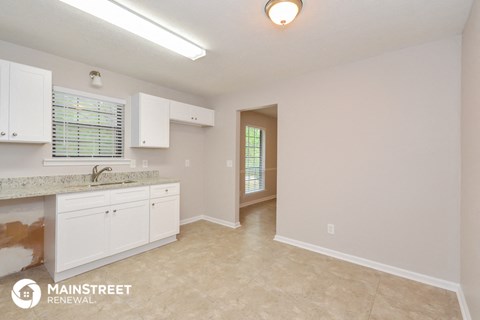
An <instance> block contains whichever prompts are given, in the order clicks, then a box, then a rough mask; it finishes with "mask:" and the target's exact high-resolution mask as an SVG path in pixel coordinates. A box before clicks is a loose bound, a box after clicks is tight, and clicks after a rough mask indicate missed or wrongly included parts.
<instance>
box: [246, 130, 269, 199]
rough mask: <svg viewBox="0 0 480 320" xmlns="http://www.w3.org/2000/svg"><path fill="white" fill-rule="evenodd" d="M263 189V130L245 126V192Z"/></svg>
mask: <svg viewBox="0 0 480 320" xmlns="http://www.w3.org/2000/svg"><path fill="white" fill-rule="evenodd" d="M263 190H265V131H264V130H263V129H260V128H255V127H250V126H246V127H245V194H247V193H252V192H257V191H263Z"/></svg>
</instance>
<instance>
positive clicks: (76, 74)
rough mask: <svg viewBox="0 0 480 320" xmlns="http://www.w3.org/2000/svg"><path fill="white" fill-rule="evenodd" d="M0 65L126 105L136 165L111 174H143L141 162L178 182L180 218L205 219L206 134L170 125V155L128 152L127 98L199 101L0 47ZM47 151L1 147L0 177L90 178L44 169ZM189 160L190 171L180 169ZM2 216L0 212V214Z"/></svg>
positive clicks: (77, 169)
mask: <svg viewBox="0 0 480 320" xmlns="http://www.w3.org/2000/svg"><path fill="white" fill-rule="evenodd" d="M0 59H4V60H9V61H14V62H18V63H24V64H28V65H32V66H37V67H40V68H45V69H49V70H52V71H53V84H54V85H56V86H63V87H67V88H72V89H76V90H81V91H86V92H92V93H96V94H100V95H104V96H110V97H115V98H120V99H126V100H127V107H126V130H125V136H126V140H125V157H126V158H129V159H135V160H136V162H137V168H136V169H131V168H130V167H128V166H114V167H113V169H114V171H132V170H145V169H144V168H142V167H141V164H142V160H148V162H149V167H148V169H147V170H150V169H153V170H159V171H160V173H161V175H162V176H165V177H176V178H179V179H180V180H181V182H182V202H181V218H182V219H185V218H189V217H192V216H196V215H199V214H204V213H205V212H204V207H205V205H204V195H203V191H202V190H203V176H204V175H203V167H204V137H205V131H206V130H208V129H207V128H200V127H194V126H186V125H178V124H172V126H171V141H170V144H171V147H170V148H169V149H131V148H129V146H130V105H129V101H128V100H129V96H130V95H132V94H133V93H135V92H138V91H141V92H146V93H149V94H153V95H158V96H161V97H165V98H169V99H174V100H178V101H182V102H186V103H192V104H196V105H199V106H204V107H208V106H207V105H205V102H206V101H205V100H204V99H203V98H201V97H197V96H193V95H190V94H187V93H182V92H178V91H174V90H171V89H168V88H164V87H160V86H157V85H154V84H151V83H148V82H144V81H141V80H137V79H133V78H130V77H127V76H125V75H121V74H118V73H114V72H110V71H108V70H103V69H101V68H97V67H93V66H88V65H85V64H82V63H78V62H75V61H71V60H68V59H64V58H61V57H58V56H53V55H50V54H47V53H44V52H40V51H37V50H32V49H29V48H25V47H21V46H17V45H14V44H11V43H7V42H3V41H0ZM91 70H99V71H100V72H101V73H102V79H103V84H104V85H103V87H102V88H100V89H96V88H93V87H91V86H90V81H91V80H90V78H89V76H88V74H89V72H90V71H91ZM50 156H51V145H50V144H45V145H34V144H7V143H0V177H15V176H37V175H56V174H65V173H89V172H90V170H91V166H74V167H44V166H43V164H42V160H43V159H45V158H50ZM187 159H189V160H190V163H191V166H190V167H189V168H186V167H185V160H187ZM0 214H1V212H0Z"/></svg>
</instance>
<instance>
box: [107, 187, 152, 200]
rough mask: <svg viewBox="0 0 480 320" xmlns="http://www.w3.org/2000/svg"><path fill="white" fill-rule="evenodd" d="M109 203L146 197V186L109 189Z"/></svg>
mask: <svg viewBox="0 0 480 320" xmlns="http://www.w3.org/2000/svg"><path fill="white" fill-rule="evenodd" d="M110 192H111V203H112V204H117V203H125V202H132V201H139V200H147V199H148V187H136V188H127V189H115V190H111V191H110Z"/></svg>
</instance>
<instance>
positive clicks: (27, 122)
mask: <svg viewBox="0 0 480 320" xmlns="http://www.w3.org/2000/svg"><path fill="white" fill-rule="evenodd" d="M51 131H52V72H51V71H48V70H43V69H39V68H35V67H30V66H26V65H22V64H18V63H13V62H8V61H4V60H0V141H2V142H25V143H48V142H51V136H52V132H51Z"/></svg>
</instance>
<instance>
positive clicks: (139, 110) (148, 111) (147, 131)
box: [132, 93, 170, 148]
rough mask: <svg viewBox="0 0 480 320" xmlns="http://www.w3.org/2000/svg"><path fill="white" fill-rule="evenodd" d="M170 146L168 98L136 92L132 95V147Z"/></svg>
mask: <svg viewBox="0 0 480 320" xmlns="http://www.w3.org/2000/svg"><path fill="white" fill-rule="evenodd" d="M169 146H170V100H167V99H164V98H160V97H155V96H151V95H148V94H145V93H137V94H135V95H134V96H132V147H138V148H168V147H169Z"/></svg>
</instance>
